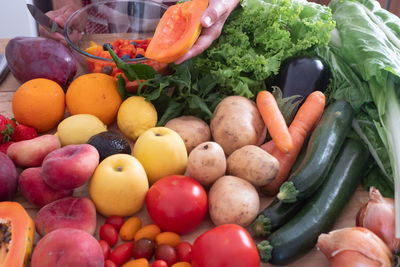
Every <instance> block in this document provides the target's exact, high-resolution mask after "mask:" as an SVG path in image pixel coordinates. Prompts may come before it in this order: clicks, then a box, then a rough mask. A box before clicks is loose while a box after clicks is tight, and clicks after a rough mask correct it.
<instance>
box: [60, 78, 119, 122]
mask: <svg viewBox="0 0 400 267" xmlns="http://www.w3.org/2000/svg"><path fill="white" fill-rule="evenodd" d="M66 100H67V109H68V111H69V113H70V114H71V115H76V114H91V115H94V116H96V117H97V118H99V119H100V120H101V121H102V122H103V123H104V124H106V125H109V124H111V123H112V122H113V121H114V119H115V117H116V116H117V112H118V109H119V106H120V105H121V103H122V99H121V96H120V94H119V92H118V86H117V81H116V80H115V79H114V78H113V77H111V76H109V75H107V74H104V73H89V74H84V75H81V76H79V77H78V78H76V79H75V80H74V81H73V82H72V83H71V84H70V86H69V87H68V90H67V94H66Z"/></svg>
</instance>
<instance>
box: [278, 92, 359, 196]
mask: <svg viewBox="0 0 400 267" xmlns="http://www.w3.org/2000/svg"><path fill="white" fill-rule="evenodd" d="M353 117H354V113H353V109H352V107H351V105H350V104H349V103H348V102H346V101H344V100H337V101H335V102H334V103H332V104H331V105H329V106H328V107H327V108H326V109H325V111H324V113H323V114H322V117H321V120H320V121H319V123H318V125H317V127H316V128H315V130H314V131H313V132H312V134H311V137H310V140H309V142H308V144H307V151H306V155H305V157H304V159H303V160H302V162H301V164H300V166H299V167H298V168H297V170H295V171H294V172H292V173H291V174H290V176H289V179H288V181H286V182H285V183H283V184H282V185H281V188H280V190H279V193H278V198H279V199H280V200H282V201H284V202H287V203H293V202H296V201H298V200H301V199H306V198H308V197H310V196H311V195H312V194H314V192H315V191H316V190H317V189H318V187H320V186H321V184H322V183H323V182H324V178H325V177H326V174H327V172H328V171H329V168H330V167H331V165H332V163H333V160H334V159H335V157H336V155H337V154H338V152H339V150H340V147H341V146H342V144H343V142H344V140H345V138H346V135H347V133H348V132H349V130H350V129H351V123H352V121H353Z"/></svg>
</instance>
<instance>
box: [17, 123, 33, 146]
mask: <svg viewBox="0 0 400 267" xmlns="http://www.w3.org/2000/svg"><path fill="white" fill-rule="evenodd" d="M37 136H38V133H37V132H36V130H35V129H34V128H32V127H30V126H26V125H23V124H18V125H17V126H16V127H15V128H14V132H13V134H12V135H11V139H12V140H13V141H15V142H19V141H24V140H29V139H33V138H35V137H37Z"/></svg>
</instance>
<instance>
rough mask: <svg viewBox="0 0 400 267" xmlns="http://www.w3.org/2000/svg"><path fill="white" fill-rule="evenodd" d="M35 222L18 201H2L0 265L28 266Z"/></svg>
mask: <svg viewBox="0 0 400 267" xmlns="http://www.w3.org/2000/svg"><path fill="white" fill-rule="evenodd" d="M34 234H35V224H34V222H33V220H32V218H31V217H30V216H29V215H28V213H27V212H26V210H25V209H24V208H23V207H22V206H21V204H19V203H18V202H12V201H3V202H0V241H1V243H0V267H22V266H27V265H28V261H29V257H30V254H31V252H32V246H33V238H34Z"/></svg>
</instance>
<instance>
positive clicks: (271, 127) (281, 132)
mask: <svg viewBox="0 0 400 267" xmlns="http://www.w3.org/2000/svg"><path fill="white" fill-rule="evenodd" d="M256 102H257V107H258V111H259V112H260V114H261V117H262V118H263V120H264V122H265V125H267V129H268V132H269V134H270V135H271V137H272V140H274V142H275V144H276V146H277V147H278V148H279V149H280V150H281V151H282V152H284V153H288V152H290V151H291V150H292V148H293V141H292V136H291V135H290V133H289V129H288V127H287V125H286V121H285V119H284V118H283V115H282V113H281V111H280V110H279V107H278V103H276V99H275V97H274V96H273V95H272V94H271V93H270V92H268V91H261V92H259V93H258V95H257V99H256Z"/></svg>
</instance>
